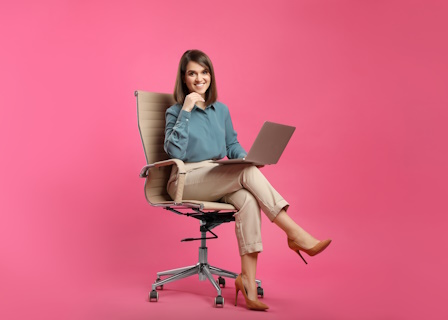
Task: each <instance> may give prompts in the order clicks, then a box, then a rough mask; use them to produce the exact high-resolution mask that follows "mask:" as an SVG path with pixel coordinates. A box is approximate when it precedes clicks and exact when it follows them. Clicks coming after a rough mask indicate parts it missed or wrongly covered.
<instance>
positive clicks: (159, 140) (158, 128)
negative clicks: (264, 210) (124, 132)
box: [135, 91, 236, 210]
mask: <svg viewBox="0 0 448 320" xmlns="http://www.w3.org/2000/svg"><path fill="white" fill-rule="evenodd" d="M135 96H136V97H137V116H138V127H139V130H140V135H141V138H142V142H143V149H144V151H145V156H146V162H147V164H148V165H147V166H146V167H145V168H144V170H143V171H142V172H144V175H142V177H146V183H145V194H146V199H147V200H148V202H149V203H150V204H151V205H155V206H167V205H173V206H185V207H199V208H200V209H206V210H236V209H235V207H234V206H232V205H230V204H226V203H220V202H204V201H197V200H184V199H182V193H183V186H184V183H183V181H184V178H185V168H184V164H183V162H182V161H181V160H179V159H169V156H168V155H167V154H166V153H165V150H164V149H163V144H164V139H165V111H166V109H167V108H168V107H170V106H171V105H173V104H175V103H176V102H175V101H174V99H173V96H172V95H171V94H166V93H155V92H146V91H135ZM173 165H176V166H177V167H178V172H179V181H178V192H177V195H176V198H175V199H171V197H170V196H169V195H168V192H167V190H166V187H167V183H168V179H169V177H170V173H171V168H172V166H173ZM173 200H174V201H173Z"/></svg>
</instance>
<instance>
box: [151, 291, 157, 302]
mask: <svg viewBox="0 0 448 320" xmlns="http://www.w3.org/2000/svg"><path fill="white" fill-rule="evenodd" d="M153 301H155V302H157V301H159V293H158V292H157V291H156V290H152V291H151V292H150V293H149V302H153Z"/></svg>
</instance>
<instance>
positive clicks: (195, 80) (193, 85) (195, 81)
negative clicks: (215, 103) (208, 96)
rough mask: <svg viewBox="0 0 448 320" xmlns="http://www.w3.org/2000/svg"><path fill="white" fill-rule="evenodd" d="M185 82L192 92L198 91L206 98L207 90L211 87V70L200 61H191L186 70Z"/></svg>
mask: <svg viewBox="0 0 448 320" xmlns="http://www.w3.org/2000/svg"><path fill="white" fill-rule="evenodd" d="M184 80H185V84H186V85H187V88H188V91H190V93H192V92H197V93H199V94H200V95H201V96H202V97H203V98H205V92H206V91H207V89H208V88H209V87H210V80H211V78H210V72H209V71H208V69H206V68H204V67H203V66H201V65H200V64H199V63H197V62H194V61H190V62H188V64H187V68H186V71H185V79H184Z"/></svg>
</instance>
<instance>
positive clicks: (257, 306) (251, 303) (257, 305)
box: [235, 274, 269, 311]
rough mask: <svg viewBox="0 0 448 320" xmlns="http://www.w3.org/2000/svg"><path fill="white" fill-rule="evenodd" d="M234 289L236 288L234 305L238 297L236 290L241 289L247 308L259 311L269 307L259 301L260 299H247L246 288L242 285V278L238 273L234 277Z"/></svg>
mask: <svg viewBox="0 0 448 320" xmlns="http://www.w3.org/2000/svg"><path fill="white" fill-rule="evenodd" d="M235 289H236V294H235V306H236V303H237V299H238V291H241V292H242V294H243V297H244V300H246V307H247V308H249V309H251V310H260V311H264V310H266V309H269V307H268V306H267V305H265V304H264V303H263V302H261V301H260V300H258V299H255V300H251V299H249V297H248V296H247V292H246V288H245V287H244V285H243V279H242V278H241V274H239V275H238V277H236V279H235Z"/></svg>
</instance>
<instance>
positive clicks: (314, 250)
mask: <svg viewBox="0 0 448 320" xmlns="http://www.w3.org/2000/svg"><path fill="white" fill-rule="evenodd" d="M330 243H331V239H327V240H323V241H321V242H319V243H318V244H316V245H315V246H314V247H312V248H310V249H304V248H302V247H301V246H299V245H298V244H297V243H295V241H294V240H291V239H289V238H288V246H289V247H290V248H291V249H292V250H294V251H295V252H297V253H298V254H299V256H300V258H302V260H303V262H305V263H306V264H308V262H306V260H305V259H304V258H303V257H302V255H301V254H300V251H303V252H305V253H306V254H307V255H309V256H311V257H312V256H315V255H316V254H318V253H321V252H322V251H324V250H325V248H326V247H328V246H329V245H330Z"/></svg>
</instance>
